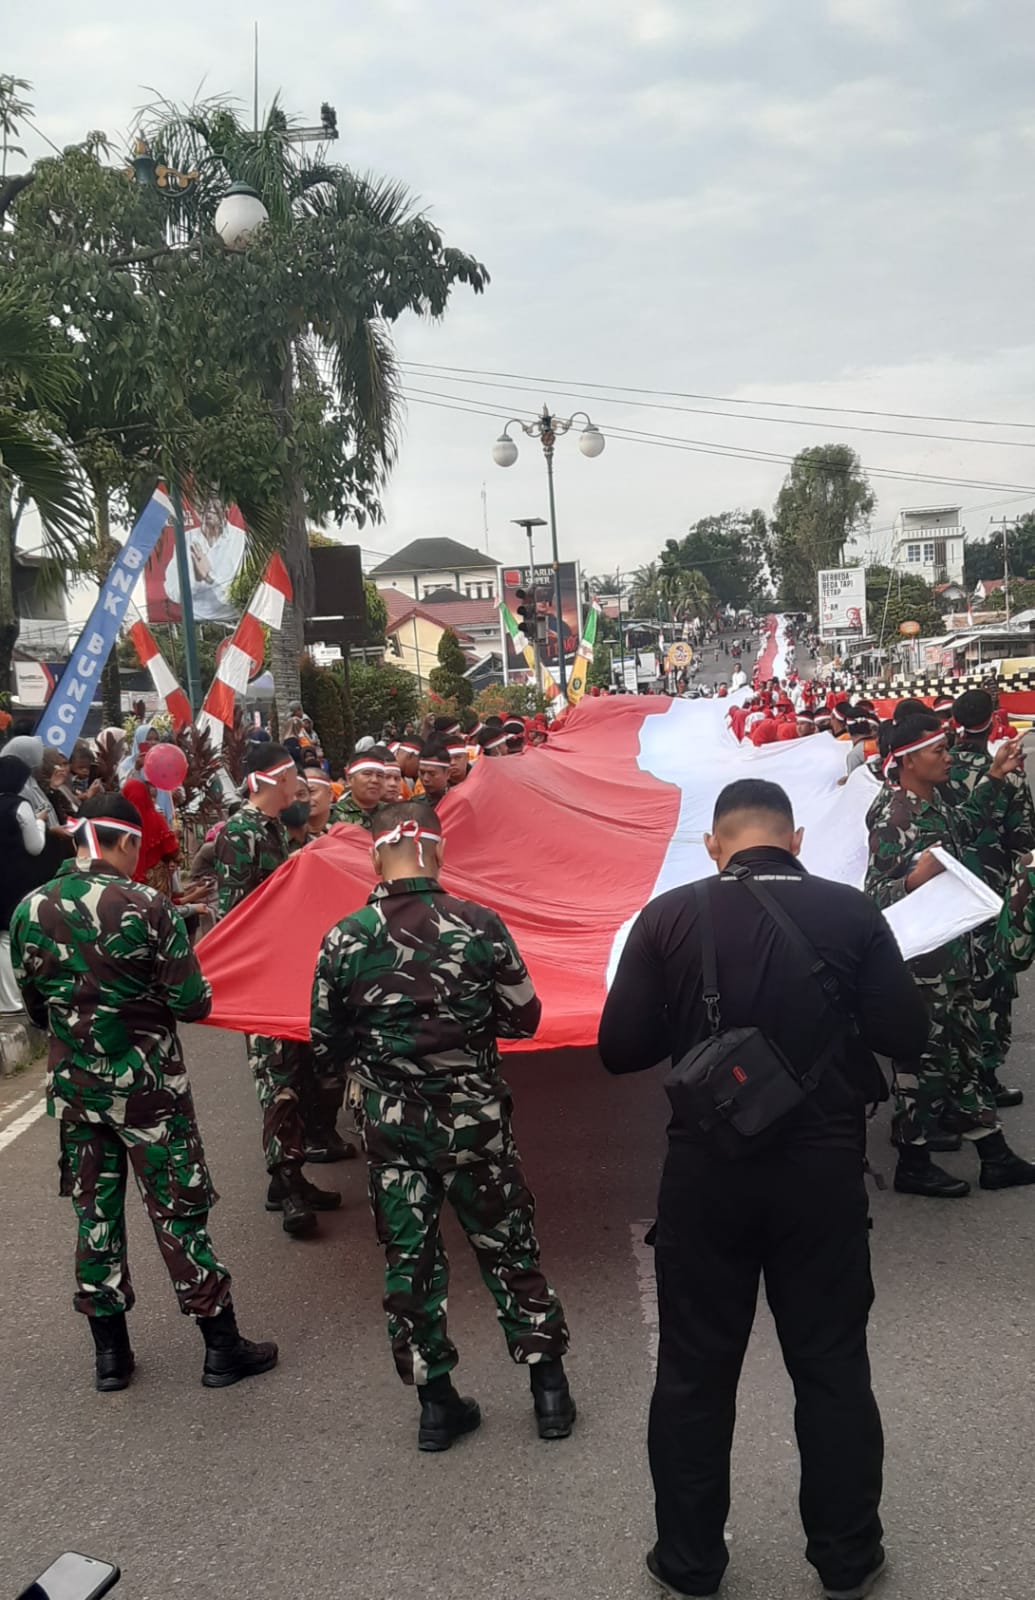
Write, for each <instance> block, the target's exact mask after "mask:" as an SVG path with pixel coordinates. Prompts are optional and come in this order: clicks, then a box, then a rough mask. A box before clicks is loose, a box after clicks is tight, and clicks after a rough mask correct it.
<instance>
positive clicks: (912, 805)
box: [864, 779, 1009, 983]
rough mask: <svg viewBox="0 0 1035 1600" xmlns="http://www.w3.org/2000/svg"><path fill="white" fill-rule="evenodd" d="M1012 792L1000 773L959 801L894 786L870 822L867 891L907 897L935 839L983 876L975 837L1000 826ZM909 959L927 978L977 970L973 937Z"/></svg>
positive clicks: (881, 900)
mask: <svg viewBox="0 0 1035 1600" xmlns="http://www.w3.org/2000/svg"><path fill="white" fill-rule="evenodd" d="M1008 793H1009V791H1008V789H1007V786H1006V785H1005V784H1004V783H999V782H997V781H996V780H995V779H986V780H983V781H982V782H980V783H979V784H977V785H976V787H975V789H974V792H973V793H972V794H971V795H969V796H968V797H967V798H966V799H960V800H958V802H957V803H956V804H953V803H952V800H951V799H949V798H947V797H946V796H945V795H944V794H939V793H936V794H935V796H934V798H933V799H931V800H922V799H921V798H920V796H919V795H914V794H910V792H909V791H908V790H906V789H895V790H893V791H892V793H891V798H890V800H888V801H887V802H886V803H885V804H884V806H883V808H882V809H881V810H880V812H879V813H878V814H876V816H875V817H874V821H873V823H872V825H871V826H870V839H869V846H870V860H869V866H868V867H867V869H866V883H865V886H864V887H865V889H866V893H867V894H869V895H872V897H873V899H874V900H875V901H876V902H877V904H878V905H879V906H880V907H882V908H886V907H887V906H891V905H894V904H895V903H896V902H897V901H899V900H903V899H904V898H905V896H906V894H907V892H908V891H907V889H906V879H907V877H908V876H909V874H910V872H911V871H912V870H913V868H914V866H915V865H916V863H917V861H918V859H919V857H920V856H921V855H922V854H923V852H924V851H925V850H929V849H930V848H931V846H932V845H936V844H940V845H942V846H944V848H945V849H946V850H947V851H948V852H949V854H950V855H953V856H955V857H956V859H957V860H958V861H962V863H963V865H964V866H965V867H968V868H969V869H970V871H971V872H974V873H976V874H978V875H979V876H980V865H979V863H978V861H977V859H976V856H975V853H974V848H973V844H974V839H975V838H976V837H978V836H980V834H981V833H982V832H983V831H984V829H985V828H986V827H989V826H992V827H996V826H998V824H999V821H1000V820H1001V818H1002V816H1003V814H1004V811H1005V809H1006V804H1007V797H1008ZM871 810H872V808H871ZM909 965H910V968H911V970H912V972H913V974H914V976H915V977H917V978H918V979H920V981H921V982H925V983H934V982H937V981H938V980H939V979H940V978H943V977H944V978H955V979H957V980H962V979H965V978H968V977H969V976H970V974H971V970H972V963H971V954H970V940H969V938H962V939H954V940H952V941H951V943H949V944H947V945H943V946H942V948H941V949H940V950H935V951H932V952H931V953H930V954H928V955H924V956H919V957H917V959H916V960H915V961H911V962H910V963H909Z"/></svg>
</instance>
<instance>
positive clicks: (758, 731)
mask: <svg viewBox="0 0 1035 1600" xmlns="http://www.w3.org/2000/svg"><path fill="white" fill-rule="evenodd" d="M779 737H780V725H779V723H778V722H777V720H776V718H775V717H774V716H773V715H772V713H771V712H769V713H767V714H766V715H765V716H764V717H763V718H762V720H761V722H756V723H755V726H754V727H753V728H752V730H751V743H752V744H753V745H756V746H757V745H763V744H775V743H776V741H777V739H778V738H779Z"/></svg>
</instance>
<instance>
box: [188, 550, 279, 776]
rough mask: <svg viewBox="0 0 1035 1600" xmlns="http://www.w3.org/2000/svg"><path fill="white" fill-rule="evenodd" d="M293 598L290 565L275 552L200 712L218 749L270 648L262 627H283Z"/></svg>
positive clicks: (201, 721)
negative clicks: (253, 676) (238, 697)
mask: <svg viewBox="0 0 1035 1600" xmlns="http://www.w3.org/2000/svg"><path fill="white" fill-rule="evenodd" d="M290 599H291V579H290V578H289V577H288V574H287V568H286V567H285V565H284V563H283V561H281V559H280V557H279V556H278V555H272V556H270V558H269V561H268V562H267V563H266V570H265V572H264V573H263V575H262V581H261V582H260V584H259V586H258V588H257V589H256V591H255V593H254V594H253V595H252V597H251V599H250V600H249V602H248V609H247V611H246V612H245V613H244V616H243V617H242V618H241V620H240V622H239V623H238V624H237V627H236V629H235V630H234V636H233V638H232V639H231V640H230V643H229V644H228V645H227V647H226V649H225V650H224V651H223V653H222V655H221V656H220V657H219V662H218V665H217V667H216V675H215V677H214V678H213V680H212V685H211V687H210V689H209V691H208V694H207V695H206V696H205V699H204V701H203V703H202V707H201V710H200V711H199V713H198V727H199V728H203V729H204V730H205V732H206V733H207V734H208V735H209V737H210V738H211V740H212V743H213V745H214V747H215V749H216V750H221V749H222V748H223V729H224V728H232V727H233V724H234V706H235V705H236V703H237V696H238V695H239V694H244V692H245V690H246V689H247V687H248V684H249V681H250V679H251V677H252V675H253V674H254V673H255V672H256V671H257V670H258V669H259V667H261V665H262V658H263V654H264V652H265V649H266V636H265V634H264V633H263V631H262V630H263V628H264V627H266V628H273V629H274V630H277V629H279V627H280V624H281V622H282V620H283V617H284V603H285V601H287V600H290Z"/></svg>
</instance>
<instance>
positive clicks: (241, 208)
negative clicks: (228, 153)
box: [215, 183, 270, 250]
mask: <svg viewBox="0 0 1035 1600" xmlns="http://www.w3.org/2000/svg"><path fill="white" fill-rule="evenodd" d="M269 219H270V214H269V212H268V211H267V210H266V207H265V206H264V205H263V203H262V201H261V200H260V199H259V196H258V193H257V192H256V190H254V189H253V188H252V187H251V185H250V184H247V183H232V184H231V185H230V187H229V189H228V190H227V191H226V194H225V195H224V196H223V198H222V200H220V202H219V204H218V206H217V207H216V216H215V225H216V232H217V233H218V235H219V237H220V238H221V239H222V241H223V243H224V244H225V245H226V248H227V249H228V250H247V248H248V246H249V245H250V244H251V241H252V237H253V235H254V234H255V233H256V232H257V230H258V229H259V228H261V227H262V226H263V225H264V224H265V223H267V222H268V221H269Z"/></svg>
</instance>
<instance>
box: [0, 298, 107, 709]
mask: <svg viewBox="0 0 1035 1600" xmlns="http://www.w3.org/2000/svg"><path fill="white" fill-rule="evenodd" d="M75 384H76V372H75V361H74V358H73V354H72V351H71V350H70V349H69V348H68V346H67V345H66V343H65V341H64V340H63V339H62V338H61V336H60V334H59V333H58V332H57V331H56V330H55V329H54V328H53V326H52V325H51V321H50V318H49V316H48V314H47V308H46V305H45V303H44V302H42V301H41V300H40V299H38V298H37V297H35V296H34V295H32V294H31V293H30V292H29V291H28V290H27V289H26V288H23V287H20V286H17V285H14V284H6V285H4V286H3V287H2V288H0V687H2V688H3V689H4V691H5V692H6V689H7V685H8V684H9V683H10V679H11V659H12V655H13V652H14V646H15V642H16V640H17V638H18V627H19V622H18V611H17V606H16V603H15V594H14V560H15V543H16V540H17V537H18V524H19V521H20V519H21V515H22V512H23V511H24V508H25V506H26V504H27V502H28V501H30V500H31V501H32V502H33V503H34V504H35V506H36V508H37V510H38V511H39V514H40V520H41V522H42V526H43V539H44V555H45V558H46V562H47V567H46V569H45V570H44V573H43V577H44V581H50V582H53V581H55V579H56V578H58V579H59V578H60V576H61V574H62V572H63V570H64V569H65V568H66V567H72V568H78V566H79V563H80V552H81V547H82V540H83V534H84V529H85V527H86V525H87V517H88V512H87V508H86V502H85V498H84V496H83V494H82V492H81V487H80V483H81V480H80V477H79V474H78V472H77V471H76V466H75V462H74V460H73V459H72V458H71V457H70V456H69V455H68V453H67V451H65V450H64V449H63V447H62V445H61V444H60V442H59V441H58V440H57V439H56V438H55V437H54V435H53V433H52V432H51V430H50V427H49V421H48V419H49V415H50V413H51V411H52V410H53V409H54V408H56V407H58V406H60V405H62V404H64V403H65V402H66V401H67V400H68V398H69V396H70V395H71V394H72V393H73V391H74V389H75Z"/></svg>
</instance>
